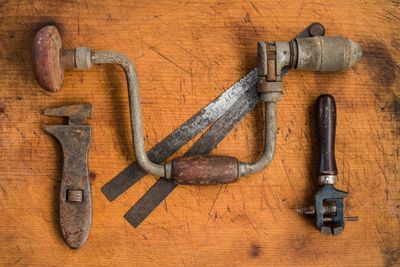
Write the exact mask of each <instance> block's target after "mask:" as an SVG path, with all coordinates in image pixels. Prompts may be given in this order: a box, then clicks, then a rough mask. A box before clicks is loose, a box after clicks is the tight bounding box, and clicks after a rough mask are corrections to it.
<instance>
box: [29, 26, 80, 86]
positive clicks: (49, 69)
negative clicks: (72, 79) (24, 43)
mask: <svg viewBox="0 0 400 267" xmlns="http://www.w3.org/2000/svg"><path fill="white" fill-rule="evenodd" d="M61 47H62V40H61V37H60V33H59V32H58V30H57V28H56V27H55V26H46V27H43V28H42V29H40V30H39V31H38V32H37V33H36V36H35V39H34V41H33V60H34V64H35V70H36V78H37V80H38V82H39V84H40V86H41V87H42V88H43V89H45V90H47V91H50V92H56V91H58V90H59V89H60V88H61V86H62V83H63V79H64V67H65V63H64V62H63V61H62V60H61V56H60V54H61V53H65V52H68V53H70V51H68V50H62V49H61ZM72 52H73V51H72Z"/></svg>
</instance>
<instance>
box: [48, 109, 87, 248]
mask: <svg viewBox="0 0 400 267" xmlns="http://www.w3.org/2000/svg"><path fill="white" fill-rule="evenodd" d="M91 113H92V109H91V105H89V104H83V105H70V106H62V107H58V108H50V109H46V110H45V111H44V114H45V115H47V116H60V117H68V124H67V125H46V126H44V130H45V131H46V132H47V133H49V134H51V135H52V136H54V137H55V138H56V139H57V140H58V142H59V143H60V144H61V147H62V151H63V155H64V163H63V171H62V177H61V186H60V226H61V231H62V234H63V237H64V239H65V241H66V242H67V244H68V245H69V246H70V247H71V248H74V249H77V248H80V247H81V246H82V245H83V244H84V243H85V242H86V240H87V238H88V236H89V231H90V226H91V223H92V198H91V193H90V182H89V174H88V164H87V157H88V153H89V146H90V143H91V126H90V125H84V121H85V119H86V118H90V117H91Z"/></svg>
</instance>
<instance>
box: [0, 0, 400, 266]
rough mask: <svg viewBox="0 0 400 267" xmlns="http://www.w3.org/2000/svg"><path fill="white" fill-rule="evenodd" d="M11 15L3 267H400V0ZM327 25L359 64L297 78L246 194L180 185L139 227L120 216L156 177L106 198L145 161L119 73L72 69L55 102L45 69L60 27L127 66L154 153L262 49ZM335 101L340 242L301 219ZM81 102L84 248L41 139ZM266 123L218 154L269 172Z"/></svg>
mask: <svg viewBox="0 0 400 267" xmlns="http://www.w3.org/2000/svg"><path fill="white" fill-rule="evenodd" d="M145 2H147V3H145ZM0 17H1V20H0V151H1V153H0V155H1V158H0V174H1V179H0V189H1V190H0V200H1V201H0V212H1V216H0V265H9V266H10V265H40V266H55V265H57V266H61V265H65V266H76V265H89V266H100V265H119V266H253V265H254V266H269V265H271V266H278V265H279V266H282V265H284V266H329V265H337V266H367V265H371V266H400V175H399V172H400V90H399V88H400V84H399V77H400V68H399V66H400V2H399V1H397V0H395V1H361V0H360V1H330V2H328V1H239V0H233V1H168V2H167V1H136V2H133V1H108V2H105V1H104V2H103V1H93V0H86V1H57V0H53V1H21V0H19V1H12V0H10V1H7V0H6V1H0ZM314 21H319V22H321V23H323V24H324V25H325V27H326V29H327V34H328V35H333V36H335V35H341V36H347V37H349V38H350V39H352V40H354V41H356V42H358V43H360V44H361V46H362V48H363V60H362V61H361V62H360V64H358V65H357V66H356V67H355V68H353V69H351V70H349V71H346V72H344V73H333V74H326V73H312V72H300V71H292V72H291V73H290V74H289V75H288V76H287V77H286V78H285V81H284V94H283V97H282V98H281V101H280V102H279V104H278V109H277V114H278V115H277V123H278V127H279V130H278V135H277V151H276V155H275V158H274V160H273V162H272V164H271V165H270V166H269V167H268V168H267V169H265V170H264V171H262V172H260V173H258V174H255V175H252V176H249V177H246V178H243V179H241V180H240V181H239V182H237V183H235V184H229V185H223V186H205V187H196V186H179V187H178V188H177V189H176V190H175V191H174V192H173V193H172V194H171V195H170V196H169V197H168V198H167V200H166V201H164V202H163V204H162V205H160V206H159V207H158V208H157V209H156V210H155V211H154V212H153V213H152V214H151V216H149V217H148V218H147V219H146V220H145V221H144V222H143V223H142V224H141V225H140V226H139V227H138V228H137V229H134V228H133V227H131V225H130V224H129V223H128V222H127V221H126V220H125V219H124V218H123V215H124V214H125V212H126V211H127V210H128V209H129V208H130V207H131V206H132V205H133V204H134V203H135V202H136V201H137V200H138V199H139V198H140V197H141V196H142V195H143V194H144V193H145V192H146V191H147V190H148V189H149V188H150V187H151V186H152V185H153V184H154V182H155V181H156V179H157V178H156V177H152V176H146V177H145V178H143V179H142V180H141V181H140V182H138V183H137V184H135V185H134V186H133V187H131V188H130V189H129V190H128V191H127V192H126V193H124V194H123V195H121V196H120V197H119V198H118V199H116V200H115V201H113V202H109V201H108V200H107V199H106V197H105V196H104V195H103V193H102V192H101V187H102V186H103V185H104V184H105V183H106V182H108V181H109V180H110V179H111V178H113V177H114V176H115V175H117V174H118V173H119V172H120V171H121V170H123V169H124V168H125V167H126V166H128V165H129V164H130V163H131V162H132V161H134V156H133V147H132V141H131V136H130V125H129V113H128V99H127V90H126V82H125V79H124V76H123V73H122V71H121V70H120V69H119V68H118V67H114V66H108V67H103V66H96V67H94V68H93V69H91V70H89V71H70V72H67V73H66V75H65V80H64V85H63V88H62V89H61V91H60V92H58V93H55V94H50V93H47V92H45V91H43V90H41V89H40V87H39V86H38V84H37V82H36V80H35V76H34V72H33V64H32V52H31V48H32V41H33V37H34V35H35V33H36V32H37V30H38V29H40V28H41V27H42V26H44V25H48V24H55V25H57V27H58V28H59V30H60V32H61V35H62V37H63V42H64V47H67V48H72V47H77V46H88V47H91V48H92V49H95V50H114V51H119V52H121V53H124V54H126V55H128V56H129V57H130V58H131V59H132V60H133V61H134V63H135V65H136V67H137V71H138V74H139V79H140V83H141V97H142V111H143V124H144V131H145V136H146V138H145V145H146V148H148V149H150V148H151V147H152V146H154V145H155V144H156V143H157V142H159V141H160V140H162V139H163V138H164V137H165V136H166V135H168V134H169V133H170V132H171V131H173V130H174V129H176V128H177V127H178V126H179V125H180V124H181V123H183V122H184V121H185V120H186V119H188V118H189V117H191V116H192V115H193V114H195V113H196V112H197V111H198V110H199V109H201V108H202V107H204V106H205V105H206V104H207V103H208V102H209V101H211V100H213V99H214V98H215V97H216V96H218V95H219V94H221V93H222V92H223V91H224V90H226V88H228V87H229V86H230V85H232V84H233V83H234V82H235V81H237V80H238V79H239V78H240V77H242V76H243V75H244V74H246V73H247V72H248V71H249V70H251V69H252V68H253V67H254V66H255V65H256V64H257V45H256V44H257V41H260V40H265V41H267V40H269V41H275V40H277V41H285V40H290V39H291V38H292V37H293V36H294V35H295V34H296V33H298V32H299V31H301V30H302V29H303V28H304V27H306V26H308V25H309V24H310V23H311V22H314ZM322 93H330V94H332V95H334V97H335V98H336V103H337V112H338V117H337V136H336V158H337V163H338V169H339V176H338V179H339V181H338V183H337V187H338V188H340V189H342V190H345V191H348V192H349V193H350V197H349V199H348V201H347V203H346V204H347V206H346V207H347V209H346V213H347V214H348V215H352V216H353V215H358V216H359V221H358V222H354V223H353V222H349V223H347V224H346V229H345V231H344V232H343V234H342V235H340V236H335V237H332V236H325V235H323V234H321V233H320V232H319V231H318V230H317V229H315V227H314V225H313V221H312V220H309V219H305V218H303V217H302V216H300V215H298V214H296V212H295V209H296V208H297V207H302V206H305V205H307V204H309V203H310V201H311V200H312V198H313V194H314V193H315V190H316V177H315V174H316V167H317V164H316V153H317V151H316V133H315V131H316V130H315V126H314V117H315V115H314V104H315V99H316V98H317V97H318V96H319V95H320V94H322ZM71 103H91V104H92V105H93V111H94V116H93V118H92V119H91V121H90V124H91V125H92V126H93V143H92V145H91V149H90V155H89V157H90V159H89V168H90V172H91V178H92V193H93V205H94V207H93V208H94V210H93V224H92V228H91V232H90V237H89V240H88V242H87V243H86V244H85V245H84V247H82V248H81V249H79V250H71V249H69V248H68V247H67V246H66V244H65V243H64V241H63V239H62V236H61V232H60V228H59V225H58V194H59V192H58V190H59V184H60V176H61V169H62V151H61V148H60V146H59V144H58V143H57V142H56V141H55V140H54V139H53V138H52V137H51V136H49V135H47V134H46V133H45V132H44V131H43V125H46V124H56V123H61V120H58V119H57V118H49V117H46V116H44V115H43V110H44V109H46V108H48V107H56V106H60V105H65V104H71ZM262 119H263V118H262V113H261V108H260V107H257V108H256V109H255V110H254V111H253V112H252V113H251V114H249V115H248V116H247V117H246V119H244V120H243V121H242V122H241V123H240V125H238V127H236V128H235V129H234V130H233V131H232V132H231V134H230V135H229V136H228V137H227V138H226V139H224V141H223V142H222V143H221V144H220V145H219V146H218V147H217V149H216V150H215V152H214V153H215V154H222V155H233V156H237V157H238V158H240V159H241V160H243V161H251V160H254V159H256V158H257V156H258V155H259V154H260V152H261V151H262ZM190 144H193V142H191V143H190ZM190 144H189V145H190ZM188 147H189V146H185V147H184V148H183V149H182V150H181V151H179V153H178V154H180V155H182V154H183V153H184V152H185V151H186V150H187V148H188Z"/></svg>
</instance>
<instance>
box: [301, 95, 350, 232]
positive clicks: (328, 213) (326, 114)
mask: <svg viewBox="0 0 400 267" xmlns="http://www.w3.org/2000/svg"><path fill="white" fill-rule="evenodd" d="M316 120H317V132H318V140H319V170H318V184H319V186H320V189H319V191H318V192H317V194H316V195H315V204H314V206H311V207H307V208H301V209H297V212H298V213H301V214H306V215H314V216H315V224H316V227H317V228H318V229H319V230H320V231H321V232H322V233H325V234H328V235H339V234H340V233H341V232H343V230H344V221H345V220H357V217H345V216H344V198H346V197H347V196H348V193H347V192H344V191H341V190H338V189H336V188H335V187H334V184H335V183H336V179H337V174H338V171H337V167H336V159H335V132H336V104H335V99H334V98H333V96H331V95H321V96H320V97H318V99H317V105H316Z"/></svg>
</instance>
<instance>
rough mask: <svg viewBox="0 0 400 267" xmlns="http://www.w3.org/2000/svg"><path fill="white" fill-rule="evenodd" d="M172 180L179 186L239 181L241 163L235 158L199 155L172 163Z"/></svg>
mask: <svg viewBox="0 0 400 267" xmlns="http://www.w3.org/2000/svg"><path fill="white" fill-rule="evenodd" d="M171 178H172V179H174V181H175V183H178V184H188V185H211V184H227V183H233V182H235V181H237V179H239V161H238V160H237V159H236V158H233V157H226V156H210V155H199V156H191V157H182V158H176V159H174V160H173V161H172V177H171Z"/></svg>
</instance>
